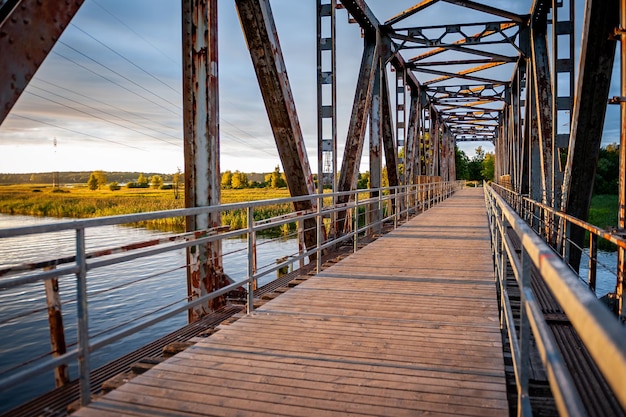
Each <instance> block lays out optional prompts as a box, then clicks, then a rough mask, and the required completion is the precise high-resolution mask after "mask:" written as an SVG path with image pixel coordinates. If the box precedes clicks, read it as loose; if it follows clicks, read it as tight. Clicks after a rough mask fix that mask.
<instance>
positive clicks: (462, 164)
mask: <svg viewBox="0 0 626 417" xmlns="http://www.w3.org/2000/svg"><path fill="white" fill-rule="evenodd" d="M454 153H455V156H454V163H455V166H456V179H457V180H468V179H469V162H470V160H469V158H468V156H467V155H466V154H465V152H463V151H462V150H461V149H459V148H458V147H457V146H455V147H454Z"/></svg>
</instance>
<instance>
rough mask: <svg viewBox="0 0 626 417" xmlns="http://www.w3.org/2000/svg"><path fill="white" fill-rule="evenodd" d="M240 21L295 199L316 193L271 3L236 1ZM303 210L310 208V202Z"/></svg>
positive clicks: (250, 0)
mask: <svg viewBox="0 0 626 417" xmlns="http://www.w3.org/2000/svg"><path fill="white" fill-rule="evenodd" d="M235 3H236V5H237V11H238V13H239V20H240V22H241V27H242V29H243V31H244V34H245V37H246V42H247V44H248V49H249V51H250V57H251V58H252V63H253V64H254V70H255V72H256V76H257V80H258V82H259V87H260V90H261V95H262V96H263V101H264V102H265V109H266V111H267V115H268V118H269V121H270V125H271V127H272V132H273V133H274V138H275V140H276V147H277V149H278V153H279V155H280V159H281V162H282V165H283V168H284V170H285V175H286V177H287V184H288V186H289V191H290V193H291V195H292V196H302V195H310V194H315V184H314V182H313V175H312V174H311V168H310V166H309V161H308V157H307V153H306V148H305V144H304V137H303V135H302V129H301V128H300V122H299V120H298V114H297V112H296V105H295V102H294V99H293V94H292V92H291V86H290V84H289V78H288V76H287V71H286V66H285V61H284V59H283V54H282V50H281V47H280V42H279V40H278V32H277V30H276V25H275V23H274V17H273V15H272V10H271V7H270V4H269V1H268V0H236V2H235ZM303 204H304V206H306V207H302V208H308V207H310V203H309V202H305V203H303Z"/></svg>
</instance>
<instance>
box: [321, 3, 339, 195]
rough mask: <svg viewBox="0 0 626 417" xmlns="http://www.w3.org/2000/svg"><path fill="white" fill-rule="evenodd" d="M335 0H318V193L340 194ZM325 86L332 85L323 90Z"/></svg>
mask: <svg viewBox="0 0 626 417" xmlns="http://www.w3.org/2000/svg"><path fill="white" fill-rule="evenodd" d="M336 8H337V1H336V0H330V1H327V2H326V0H325V2H324V3H322V0H317V164H318V165H317V190H318V193H320V194H321V193H323V192H324V186H325V185H331V186H332V190H333V192H335V191H337V83H336V80H335V74H336V71H337V64H336V55H337V53H336V48H335V11H336ZM324 86H329V87H330V91H328V88H326V89H325V88H324Z"/></svg>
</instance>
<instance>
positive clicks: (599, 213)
mask: <svg viewBox="0 0 626 417" xmlns="http://www.w3.org/2000/svg"><path fill="white" fill-rule="evenodd" d="M589 223H591V224H593V225H594V226H598V227H600V228H602V229H605V228H607V227H616V226H617V196H616V195H595V196H593V198H592V199H591V209H590V210H589Z"/></svg>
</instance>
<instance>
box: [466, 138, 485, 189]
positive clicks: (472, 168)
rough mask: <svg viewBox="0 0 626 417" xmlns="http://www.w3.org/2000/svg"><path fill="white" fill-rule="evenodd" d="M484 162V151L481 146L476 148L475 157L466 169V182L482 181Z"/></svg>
mask: <svg viewBox="0 0 626 417" xmlns="http://www.w3.org/2000/svg"><path fill="white" fill-rule="evenodd" d="M484 160H485V151H484V150H483V148H482V147H481V146H479V147H478V148H476V155H474V157H473V158H472V159H471V160H470V162H469V164H468V166H467V168H468V177H469V178H468V180H471V181H482V180H483V179H484V177H483V174H482V171H483V161H484Z"/></svg>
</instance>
